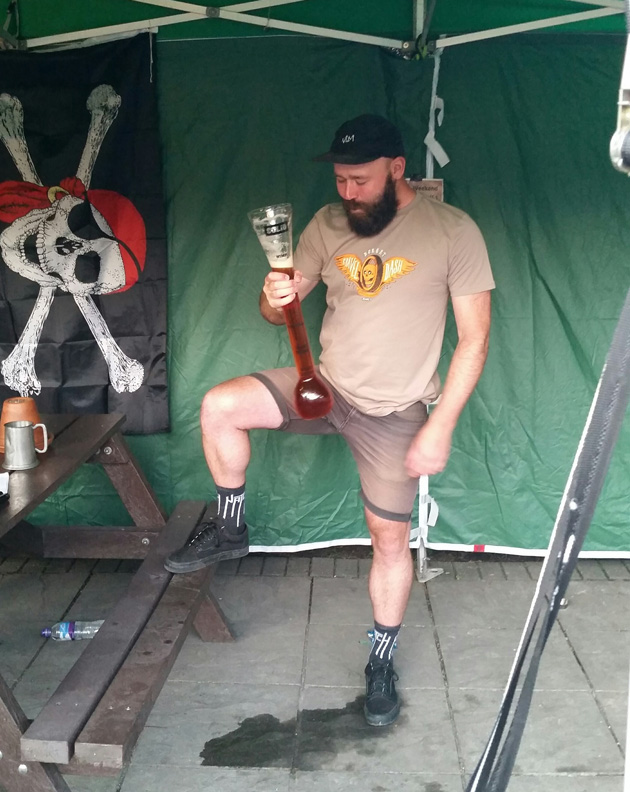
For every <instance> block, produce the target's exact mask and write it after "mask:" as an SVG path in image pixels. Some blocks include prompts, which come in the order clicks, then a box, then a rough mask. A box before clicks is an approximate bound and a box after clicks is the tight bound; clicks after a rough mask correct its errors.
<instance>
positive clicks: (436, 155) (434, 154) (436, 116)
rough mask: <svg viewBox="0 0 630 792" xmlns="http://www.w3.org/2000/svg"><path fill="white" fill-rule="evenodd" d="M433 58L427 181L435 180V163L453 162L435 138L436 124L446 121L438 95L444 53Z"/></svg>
mask: <svg viewBox="0 0 630 792" xmlns="http://www.w3.org/2000/svg"><path fill="white" fill-rule="evenodd" d="M433 58H434V64H433V88H432V90H431V109H430V111H429V131H428V132H427V134H426V137H425V139H424V144H425V146H426V147H427V169H426V174H425V178H427V179H432V178H433V163H434V161H436V160H437V163H438V165H439V166H440V168H443V167H444V166H445V165H448V163H449V162H450V161H451V160H450V157H449V156H448V154H447V153H446V152H445V151H444V149H443V148H442V146H441V145H440V144H439V143H438V142H437V140H436V138H435V122H436V121H437V125H438V126H442V121H443V120H444V99H442V98H441V97H440V96H438V95H437V88H438V80H439V77H440V61H441V59H442V51H441V50H437V51H436V53H435V55H434V56H433Z"/></svg>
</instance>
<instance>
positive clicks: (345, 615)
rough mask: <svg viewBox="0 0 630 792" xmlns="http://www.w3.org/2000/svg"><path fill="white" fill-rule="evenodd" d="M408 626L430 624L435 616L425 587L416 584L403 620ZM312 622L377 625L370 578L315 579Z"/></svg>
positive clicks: (412, 589) (425, 625)
mask: <svg viewBox="0 0 630 792" xmlns="http://www.w3.org/2000/svg"><path fill="white" fill-rule="evenodd" d="M403 623H404V624H405V625H406V626H408V627H411V626H416V627H427V626H430V625H431V618H430V616H429V610H428V606H427V601H426V595H425V587H424V586H423V585H422V584H420V583H414V585H413V586H412V588H411V594H410V597H409V603H408V605H407V609H406V611H405V618H404V622H403ZM311 624H335V625H341V624H363V625H366V626H369V627H372V626H373V625H374V616H373V613H372V603H371V602H370V596H369V593H368V581H367V579H366V578H360V579H356V580H353V579H352V578H315V579H314V580H313V598H312V604H311Z"/></svg>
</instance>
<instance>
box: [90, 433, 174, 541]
mask: <svg viewBox="0 0 630 792" xmlns="http://www.w3.org/2000/svg"><path fill="white" fill-rule="evenodd" d="M90 462H98V463H99V464H101V465H102V466H103V469H104V470H105V472H106V473H107V475H108V477H109V480H110V481H111V482H112V484H113V485H114V487H115V488H116V492H117V493H118V495H119V496H120V499H121V500H122V502H123V503H124V505H125V508H126V509H127V511H128V512H129V514H130V515H131V519H132V520H133V521H134V524H135V525H136V526H137V527H138V528H148V527H151V526H156V525H165V524H166V519H167V517H166V512H165V511H164V509H162V507H161V506H160V504H159V502H158V499H157V497H156V495H155V492H153V489H152V487H151V485H150V484H149V482H148V481H147V478H146V476H145V475H144V473H143V472H142V469H141V468H140V465H139V464H138V462H137V461H136V458H135V457H134V455H133V454H132V453H131V450H130V449H129V446H128V445H127V443H126V442H125V439H124V437H123V436H122V435H121V434H120V432H117V433H116V434H115V435H113V436H112V437H111V438H110V439H109V440H108V441H107V442H106V443H104V444H103V446H102V447H101V448H100V449H99V450H98V451H97V452H96V454H94V456H93V457H92V458H91V459H90Z"/></svg>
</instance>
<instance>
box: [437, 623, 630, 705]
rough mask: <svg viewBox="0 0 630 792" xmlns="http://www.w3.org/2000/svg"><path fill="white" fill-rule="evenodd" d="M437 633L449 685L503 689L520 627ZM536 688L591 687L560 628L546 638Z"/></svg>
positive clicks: (575, 688) (572, 688)
mask: <svg viewBox="0 0 630 792" xmlns="http://www.w3.org/2000/svg"><path fill="white" fill-rule="evenodd" d="M629 635H630V634H629ZM438 636H439V640H440V648H441V650H442V655H443V658H444V666H445V669H446V676H447V679H448V683H449V685H450V686H452V687H455V688H488V689H494V690H503V688H504V687H505V685H506V683H507V680H508V677H509V674H510V671H511V668H512V663H513V661H514V655H515V654H516V650H517V649H518V645H519V642H520V638H521V630H520V629H518V630H516V629H512V628H510V629H505V630H495V629H479V628H473V629H468V630H462V629H461V628H459V627H456V628H443V629H442V628H438ZM536 688H537V689H538V690H584V691H586V690H589V684H588V679H587V678H586V676H585V675H584V672H583V671H582V669H581V668H580V666H579V664H578V662H577V660H576V659H575V655H574V654H573V652H572V651H571V648H570V647H569V644H568V643H567V641H566V639H565V637H564V635H563V634H562V632H561V631H560V630H558V629H557V628H555V629H553V630H552V632H551V635H550V636H549V639H548V641H547V646H546V647H545V652H544V654H543V657H542V660H541V666H540V670H539V673H538V678H537V680H536Z"/></svg>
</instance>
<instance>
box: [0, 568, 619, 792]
mask: <svg viewBox="0 0 630 792" xmlns="http://www.w3.org/2000/svg"><path fill="white" fill-rule="evenodd" d="M432 565H433V566H436V565H437V566H443V567H444V570H445V573H444V574H443V575H442V576H440V577H438V578H436V579H434V580H432V581H431V582H430V583H428V584H427V585H426V586H425V585H422V584H419V583H415V584H414V588H413V592H412V596H411V601H410V604H409V608H408V610H407V614H406V619H405V627H404V630H403V632H402V633H401V637H400V639H399V648H398V650H397V655H396V663H397V667H398V671H399V673H400V683H399V689H400V692H401V697H402V699H403V707H404V708H403V712H402V714H401V717H400V719H399V720H398V722H397V723H396V724H395V725H394V726H393V727H390V728H389V729H374V728H370V727H368V726H366V725H365V724H364V721H363V719H362V716H361V714H360V713H361V695H362V693H363V667H364V665H365V660H366V657H367V653H368V649H369V645H368V638H367V634H366V631H367V629H368V628H369V627H370V625H371V613H370V606H369V600H368V595H367V572H368V569H369V560H365V559H360V560H359V559H356V558H355V559H349V558H336V559H333V558H329V557H316V558H306V557H303V556H298V555H296V556H290V557H280V556H262V555H258V556H250V557H248V558H245V559H242V560H241V561H240V562H238V561H236V562H230V563H227V564H223V565H221V567H220V568H219V570H218V575H217V576H216V577H215V582H214V591H215V594H216V596H217V597H218V598H219V599H220V601H221V605H222V607H223V609H224V612H225V614H226V616H227V618H228V620H229V621H230V623H231V626H232V628H233V630H234V632H235V634H236V635H237V638H238V640H237V641H236V642H234V643H233V644H204V643H202V642H201V641H200V640H199V639H198V638H197V636H196V635H194V634H193V635H191V636H190V637H189V638H188V639H187V641H186V643H185V645H184V647H183V649H182V651H181V653H180V655H179V658H178V660H177V662H176V664H175V666H174V668H173V670H172V672H171V674H170V676H169V679H168V681H167V683H166V685H165V687H164V688H163V691H162V693H161V695H160V697H159V699H158V701H157V703H156V705H155V707H154V709H153V711H152V713H151V715H150V717H149V720H148V723H147V726H146V727H145V729H144V731H143V733H142V735H141V737H140V740H139V742H138V744H137V747H136V749H135V752H134V754H133V757H132V760H131V763H130V765H129V767H128V768H126V769H125V771H124V772H123V773H121V775H120V776H119V777H118V778H85V777H80V776H69V777H68V778H67V781H68V784H69V786H70V788H71V789H72V790H73V792H162V791H164V792H167V791H168V792H172V791H173V790H176V792H201V790H204V791H205V790H210V789H211V790H213V792H241V790H242V791H243V792H246V791H247V792H249V790H256V791H257V792H276V791H277V792H332V790H357V791H358V790H361V792H390V791H391V792H393V790H397V792H398V791H399V790H400V791H402V792H407V790H409V791H411V790H414V792H461V790H462V788H463V784H464V781H465V779H466V777H467V776H468V774H469V773H470V772H471V770H472V769H473V767H474V765H475V763H476V761H477V759H478V757H479V755H480V752H481V750H482V748H483V746H484V745H485V741H486V739H487V737H488V734H489V731H490V728H491V726H492V724H493V722H494V719H495V717H496V713H497V707H498V704H499V701H500V698H501V694H502V689H503V686H504V684H505V680H506V678H507V675H508V673H509V670H510V665H511V660H512V657H513V654H514V651H515V649H516V646H517V644H518V639H519V635H520V631H521V628H522V625H523V623H524V620H525V617H526V614H527V610H528V605H529V603H530V600H531V597H532V594H533V590H534V587H535V580H536V578H537V575H538V571H539V569H540V562H538V561H531V562H523V561H520V560H518V561H506V562H498V561H493V560H490V559H488V560H485V559H484V560H481V561H475V560H470V561H467V562H462V563H451V562H448V563H443V562H441V561H440V555H439V554H436V555H434V556H433V558H432ZM133 568H135V565H134V563H133V562H110V561H107V562H106V561H101V562H98V563H94V562H84V561H76V562H60V561H55V562H48V563H47V562H41V561H37V560H34V559H30V560H27V559H25V558H20V557H8V558H5V559H3V560H2V559H0V647H1V652H0V671H1V672H2V674H3V675H5V678H6V679H7V681H8V682H9V683H10V684H11V686H12V688H13V691H14V693H15V695H16V697H17V699H18V701H19V703H20V704H21V706H22V707H23V708H24V710H25V711H26V713H27V715H28V716H29V717H33V716H34V715H35V714H37V712H38V710H39V708H40V707H41V706H42V704H43V703H44V701H45V700H46V699H47V698H48V697H49V696H50V694H51V693H52V692H53V691H54V689H55V687H56V685H57V684H58V682H59V680H60V679H61V678H62V677H63V676H64V674H65V673H66V671H67V670H68V668H69V667H70V666H71V665H72V663H73V662H74V660H75V659H76V657H77V655H78V653H79V652H80V651H81V649H82V647H83V646H84V644H82V643H81V642H77V643H71V644H60V643H55V642H52V641H48V642H45V641H44V640H43V639H41V638H40V637H39V632H40V629H41V628H42V627H43V626H45V625H46V624H47V623H51V622H53V621H58V620H60V619H61V618H62V617H66V616H67V617H69V618H87V619H96V618H100V617H103V616H105V615H106V613H107V610H108V608H110V607H111V606H112V605H113V603H114V602H115V601H116V599H117V597H118V596H119V595H120V592H121V590H122V589H123V588H124V587H125V586H126V585H127V583H128V581H129V578H130V574H131V570H132V569H133ZM34 603H36V608H34ZM628 614H630V564H626V563H624V562H621V561H605V562H597V561H585V562H581V564H580V565H579V568H578V570H577V572H576V574H575V576H574V580H573V581H572V584H571V589H570V595H569V607H568V608H567V609H566V610H563V611H562V612H561V617H560V622H559V624H557V625H556V626H555V627H554V630H553V633H552V635H551V637H550V640H549V643H548V646H547V649H546V652H545V656H544V658H543V663H542V667H541V672H540V675H539V679H538V685H537V693H536V695H535V697H534V701H533V704H532V710H531V714H530V718H529V722H528V726H527V730H526V733H525V737H524V740H523V744H522V748H521V751H520V754H519V756H518V760H517V765H516V768H515V773H514V776H513V778H512V781H511V782H510V787H509V789H510V792H621V790H622V788H623V763H624V760H623V748H624V745H625V729H626V712H627V692H628V666H629V660H630V618H629V615H628ZM1 788H2V786H1V776H0V789H1Z"/></svg>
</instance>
